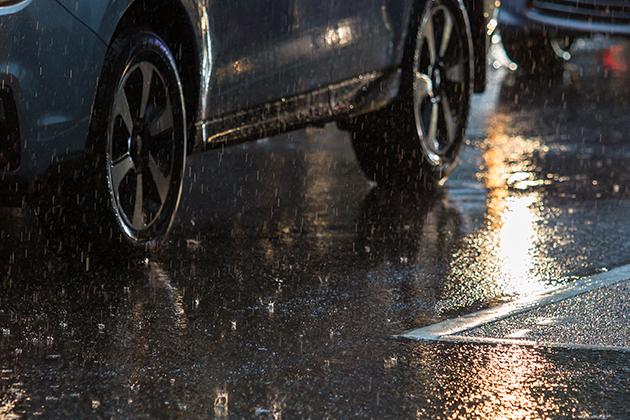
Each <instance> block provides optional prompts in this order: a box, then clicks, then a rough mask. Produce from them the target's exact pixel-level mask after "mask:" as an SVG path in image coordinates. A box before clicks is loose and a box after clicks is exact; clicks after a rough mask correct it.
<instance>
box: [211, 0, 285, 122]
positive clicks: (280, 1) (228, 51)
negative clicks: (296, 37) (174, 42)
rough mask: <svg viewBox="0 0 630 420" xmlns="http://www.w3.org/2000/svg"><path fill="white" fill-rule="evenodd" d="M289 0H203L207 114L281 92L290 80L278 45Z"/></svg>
mask: <svg viewBox="0 0 630 420" xmlns="http://www.w3.org/2000/svg"><path fill="white" fill-rule="evenodd" d="M289 2H290V0H233V1H230V0H224V1H217V2H208V7H209V15H210V16H211V25H212V32H213V41H212V50H213V51H212V55H213V61H214V63H213V70H212V79H211V89H210V101H211V103H212V104H213V105H212V106H213V112H212V113H213V114H214V115H219V114H224V113H231V112H234V111H239V110H244V109H247V108H251V107H254V106H256V105H260V104H264V103H267V102H271V101H273V100H275V99H279V98H281V97H282V96H283V95H284V94H285V93H284V92H285V91H286V85H287V84H290V83H291V82H294V81H291V80H285V79H284V78H282V77H280V75H281V74H282V71H283V70H284V68H285V66H286V64H285V63H283V62H282V61H280V60H278V49H279V47H280V46H281V45H284V44H286V43H287V42H288V41H289V37H290V33H289V27H288V19H289V18H288V14H289Z"/></svg>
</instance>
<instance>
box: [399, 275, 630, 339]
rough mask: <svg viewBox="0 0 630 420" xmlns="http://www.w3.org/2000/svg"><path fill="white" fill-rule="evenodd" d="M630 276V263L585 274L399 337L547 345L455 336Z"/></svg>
mask: <svg viewBox="0 0 630 420" xmlns="http://www.w3.org/2000/svg"><path fill="white" fill-rule="evenodd" d="M628 279H630V264H628V265H624V266H621V267H617V268H615V269H613V270H610V271H606V272H603V273H600V274H597V275H594V276H590V277H585V278H583V279H580V280H576V281H574V282H572V283H570V284H567V285H564V286H561V287H558V288H555V289H551V290H548V291H546V292H544V293H541V294H537V295H533V296H527V297H524V298H521V299H518V300H515V301H513V302H509V303H505V304H502V305H498V306H495V307H492V308H488V309H484V310H482V311H478V312H475V313H472V314H468V315H463V316H460V317H458V318H454V319H449V320H447V321H444V322H440V323H437V324H433V325H429V326H427V327H424V328H418V329H416V330H413V331H409V332H407V333H405V334H402V335H400V336H398V337H404V338H409V339H412V340H421V341H465V342H471V343H494V344H496V343H504V344H520V345H529V346H538V345H543V343H539V342H535V341H531V340H530V341H528V340H520V339H509V338H508V339H494V338H485V337H484V338H479V337H461V336H457V337H455V336H454V334H458V333H461V332H463V331H467V330H470V329H472V328H475V327H479V326H481V325H484V324H488V323H490V322H494V321H499V320H502V319H505V318H508V317H510V316H513V315H516V314H520V313H523V312H526V311H529V310H531V309H534V308H538V307H541V306H546V305H550V304H552V303H556V302H560V301H562V300H565V299H568V298H571V297H574V296H577V295H580V294H582V293H586V292H589V291H591V290H595V289H599V288H601V287H605V286H610V285H612V284H615V283H619V282H621V281H624V280H628ZM544 345H545V346H547V347H549V346H551V347H563V348H588V349H607V350H620V351H630V349H629V348H626V347H604V346H592V345H582V344H565V343H547V342H545V343H544Z"/></svg>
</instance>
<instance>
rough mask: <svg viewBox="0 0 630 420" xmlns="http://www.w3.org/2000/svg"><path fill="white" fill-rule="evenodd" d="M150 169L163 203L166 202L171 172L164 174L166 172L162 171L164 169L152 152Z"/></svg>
mask: <svg viewBox="0 0 630 420" xmlns="http://www.w3.org/2000/svg"><path fill="white" fill-rule="evenodd" d="M149 169H150V170H151V177H152V178H153V182H154V183H155V186H156V188H157V191H158V194H159V195H160V201H161V204H164V202H165V201H166V196H167V195H168V189H169V186H170V183H171V174H168V175H167V176H164V173H162V170H161V169H160V167H159V166H158V164H157V162H156V161H155V158H154V157H153V155H151V154H150V153H149Z"/></svg>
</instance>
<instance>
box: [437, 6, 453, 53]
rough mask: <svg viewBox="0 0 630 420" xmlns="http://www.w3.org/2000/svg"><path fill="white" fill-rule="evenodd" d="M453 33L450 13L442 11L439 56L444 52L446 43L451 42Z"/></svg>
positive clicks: (446, 47)
mask: <svg viewBox="0 0 630 420" xmlns="http://www.w3.org/2000/svg"><path fill="white" fill-rule="evenodd" d="M452 33H453V17H452V16H451V14H450V13H444V30H443V31H442V42H441V44H440V52H439V57H440V58H442V57H444V55H445V54H446V50H447V49H448V44H449V43H450V42H451V35H452Z"/></svg>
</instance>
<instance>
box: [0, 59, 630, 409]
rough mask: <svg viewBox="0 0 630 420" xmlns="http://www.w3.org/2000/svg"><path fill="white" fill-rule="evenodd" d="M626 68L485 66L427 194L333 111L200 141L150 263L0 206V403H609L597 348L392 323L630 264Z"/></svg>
mask: <svg viewBox="0 0 630 420" xmlns="http://www.w3.org/2000/svg"><path fill="white" fill-rule="evenodd" d="M589 54H590V52H589ZM615 54H619V51H616V52H615ZM578 58H579V55H578ZM578 63H579V61H578ZM589 68H590V67H589ZM572 71H573V72H575V69H574V70H572ZM616 71H617V73H619V74H612V73H611V76H610V77H608V78H600V79H596V80H599V82H598V83H599V84H594V86H595V87H596V88H595V90H593V89H590V90H589V88H588V84H587V83H586V82H587V81H588V80H591V79H588V80H587V79H580V78H579V77H586V76H579V77H577V76H575V75H574V74H573V73H571V72H570V73H569V76H568V79H567V78H564V79H561V80H556V81H553V83H552V84H551V88H550V86H549V82H548V81H540V80H536V79H531V78H528V77H526V76H522V75H519V74H517V73H509V74H508V73H506V72H504V73H503V76H501V77H496V76H497V73H491V74H490V76H491V77H492V78H491V79H492V80H494V82H496V83H498V84H496V85H492V84H491V86H490V90H489V93H488V95H487V96H485V97H482V98H477V99H476V101H477V102H476V104H478V105H479V104H483V107H481V106H480V109H481V108H484V109H485V110H486V111H484V112H485V115H486V116H487V119H486V120H485V121H486V125H487V131H486V128H485V127H484V124H479V123H478V122H477V123H476V128H475V129H473V130H471V132H472V135H471V138H470V142H469V145H468V148H467V149H466V151H465V152H464V154H463V156H462V161H461V165H460V166H459V168H458V169H457V170H456V172H454V173H453V175H452V178H451V179H450V180H449V181H448V182H447V183H446V185H445V186H444V187H443V188H441V189H439V190H437V191H434V192H431V193H429V192H426V191H424V192H420V193H412V192H409V191H403V190H386V189H383V188H379V187H376V186H375V185H374V184H372V183H370V182H369V181H367V180H366V179H365V178H364V176H363V175H362V173H361V172H360V170H359V168H358V165H357V164H356V162H355V158H354V155H353V151H352V148H351V146H350V140H349V138H348V135H347V134H346V133H344V132H343V131H340V130H338V129H337V128H336V127H334V126H333V125H328V126H326V127H324V128H309V129H307V130H302V131H298V132H295V133H291V134H287V135H283V136H279V137H276V138H272V139H263V140H260V141H257V142H254V143H248V144H245V145H241V146H236V147H232V148H225V149H221V150H216V151H213V152H209V153H207V154H205V155H201V156H194V157H192V158H191V159H190V164H191V166H190V169H189V177H188V180H187V183H186V186H185V194H184V196H183V201H182V205H181V212H180V213H179V217H178V220H177V223H176V227H175V229H174V231H173V233H172V235H171V240H170V242H169V243H167V244H166V247H165V249H164V250H163V251H162V252H161V253H160V254H157V255H153V256H151V257H150V258H148V259H147V260H146V261H145V260H142V259H141V260H130V259H129V258H126V257H125V256H124V255H121V254H120V253H119V252H115V250H114V251H112V252H102V250H101V251H98V252H97V251H94V250H92V249H91V248H89V247H81V246H76V247H73V246H69V247H63V249H61V248H62V247H60V246H58V245H59V244H60V243H62V242H63V241H62V240H61V239H60V237H58V236H56V235H59V234H60V232H59V231H58V230H56V231H55V232H54V235H55V236H54V237H51V234H52V233H51V231H50V230H48V229H46V226H42V225H41V224H40V223H39V222H38V220H37V219H36V217H35V212H34V210H33V209H31V208H29V207H28V206H27V207H25V208H22V209H1V216H2V218H1V219H0V220H1V222H0V223H1V224H0V238H1V241H0V285H1V286H2V294H0V328H2V336H1V337H0V417H2V418H19V417H21V416H22V415H25V416H26V417H33V416H37V415H41V416H43V417H46V418H56V417H57V418H60V417H64V418H73V417H74V418H93V417H95V416H97V415H98V416H101V417H109V416H118V417H128V418H156V417H157V418H159V417H176V418H179V417H181V418H190V417H192V418H207V417H213V416H214V417H215V418H228V417H232V418H280V417H285V418H308V417H310V418H325V417H330V418H355V417H374V418H382V417H386V416H389V417H399V418H409V417H413V416H417V417H420V418H426V417H435V416H437V415H443V414H445V413H451V414H452V415H453V416H455V417H457V416H458V415H460V416H462V417H465V416H469V417H474V416H480V417H484V418H523V417H527V416H528V415H530V416H533V417H537V416H543V415H544V414H547V413H561V415H567V416H571V415H573V414H572V413H581V414H580V415H599V414H601V413H602V412H603V411H597V410H596V409H595V408H596V407H604V408H605V407H608V412H609V413H611V412H612V413H615V411H614V410H615V405H614V401H612V400H610V399H606V398H607V397H603V399H600V400H597V399H595V398H593V397H592V395H595V394H597V393H599V394H598V395H607V393H610V395H613V396H614V397H615V398H618V397H619V393H620V392H621V391H615V392H617V393H616V394H615V392H611V389H612V387H614V386H615V383H616V382H615V381H617V380H622V379H623V378H627V377H628V372H627V369H626V370H625V371H623V372H621V373H620V371H619V369H618V366H616V365H614V363H615V362H614V361H611V358H607V357H606V356H605V355H603V356H592V355H585V354H583V353H579V352H578V353H574V354H572V355H569V356H567V355H566V354H565V353H562V352H560V351H544V350H532V349H521V348H518V347H507V348H506V347H481V348H480V347H477V346H472V345H471V346H461V345H455V344H449V345H438V344H427V343H421V344H417V343H413V344H412V343H405V342H400V341H396V340H393V339H391V338H390V337H391V335H392V334H397V333H400V332H402V331H405V330H407V329H410V328H412V327H419V326H424V325H428V324H430V323H433V322H436V321H438V320H441V319H444V318H448V317H452V316H455V315H458V314H463V313H467V312H471V311H473V310H475V309H477V308H479V307H485V306H490V305H492V304H494V303H497V302H500V301H504V300H509V299H513V298H515V297H519V296H523V295H528V294H532V293H536V292H538V291H540V290H543V289H545V288H548V287H553V286H555V285H557V284H558V283H562V282H568V281H571V280H572V279H573V278H575V277H577V276H580V275H585V274H589V273H593V272H596V271H597V270H599V269H602V268H603V267H607V266H614V265H618V264H621V263H627V262H628V261H627V255H628V252H627V251H628V247H629V246H630V245H629V244H628V242H627V240H626V237H627V232H628V231H630V226H629V225H628V223H630V222H627V221H624V220H620V217H619V215H620V214H624V212H625V211H627V210H628V209H629V208H630V205H629V202H628V191H629V190H628V189H627V185H630V183H628V182H624V180H625V177H627V174H625V172H624V171H623V170H621V169H620V168H624V166H625V165H626V160H627V159H628V156H626V154H627V152H626V148H627V146H626V144H625V142H624V139H625V135H623V130H624V128H623V127H624V126H623V125H621V126H616V125H614V124H612V125H611V124H608V122H602V121H600V120H601V119H602V118H601V116H603V115H606V116H607V118H608V119H609V120H612V121H617V122H622V121H625V120H624V118H626V119H627V111H628V106H627V105H628V99H627V96H623V95H618V94H617V93H616V92H617V91H618V90H619V86H623V80H625V79H624V78H623V77H622V76H623V75H622V74H621V73H620V72H621V71H620V70H616ZM575 77H577V79H576V78H575ZM589 77H595V78H596V77H599V76H598V74H595V75H591V76H589ZM572 78H574V79H572ZM565 79H566V80H565ZM572 80H573V81H572ZM565 81H566V82H567V83H566V84H565ZM589 83H590V82H589ZM602 97H605V98H606V99H607V100H606V101H602V100H601V98H602ZM598 98H599V99H598ZM480 101H481V102H480ZM577 105H579V106H577ZM592 105H595V111H594V112H591V111H589V110H590V109H592ZM607 107H609V108H607ZM624 124H625V123H624ZM486 132H487V135H486ZM626 132H627V131H626ZM595 134H597V135H595ZM600 134H601V136H600ZM69 235H71V233H69ZM63 243H71V244H72V241H66V242H63ZM576 358H577V359H576ZM580 360H582V361H584V360H586V361H587V362H588V363H586V364H584V363H582V364H581V366H579V369H580V370H578V371H576V369H577V368H578V365H580ZM611 363H612V365H611ZM585 366H586V367H585ZM611 366H612V367H611ZM571 369H573V370H571ZM624 375H625V376H624ZM612 377H617V378H621V379H615V380H612V379H611V378H612ZM588 378H596V379H588ZM584 381H590V382H589V387H588V388H583V387H580V384H581V383H583V382H584ZM563 384H566V385H563ZM571 387H573V388H571ZM613 391H614V390H613ZM560 394H564V397H563V398H564V399H559V397H558V395H560ZM611 398H612V397H611Z"/></svg>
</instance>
